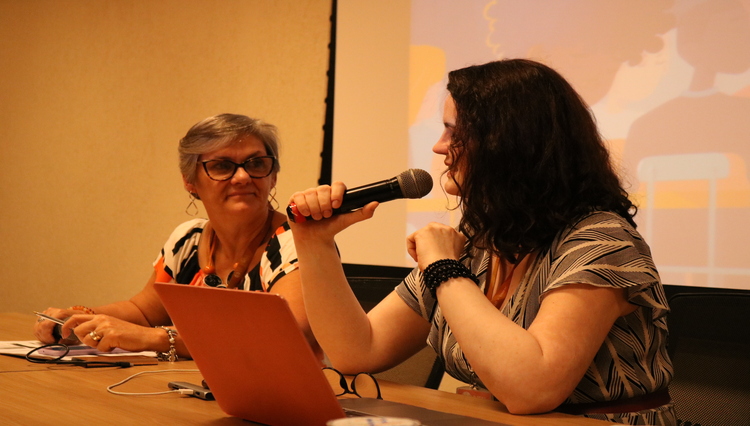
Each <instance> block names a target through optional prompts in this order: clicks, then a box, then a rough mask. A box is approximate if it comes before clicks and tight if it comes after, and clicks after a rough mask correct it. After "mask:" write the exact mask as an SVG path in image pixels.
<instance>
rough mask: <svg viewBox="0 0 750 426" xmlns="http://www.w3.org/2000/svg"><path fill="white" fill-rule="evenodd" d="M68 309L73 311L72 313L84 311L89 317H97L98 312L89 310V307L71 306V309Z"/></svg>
mask: <svg viewBox="0 0 750 426" xmlns="http://www.w3.org/2000/svg"><path fill="white" fill-rule="evenodd" d="M68 309H70V310H72V311H83V312H85V313H87V314H89V315H96V312H94V310H93V309H91V308H87V307H85V306H81V305H75V306H71V307H70V308H68Z"/></svg>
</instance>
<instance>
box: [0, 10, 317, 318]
mask: <svg viewBox="0 0 750 426" xmlns="http://www.w3.org/2000/svg"><path fill="white" fill-rule="evenodd" d="M329 15H330V1H327V0H158V1H147V0H117V1H101V0H68V1H62V0H48V1H42V0H29V1H19V0H0V97H1V99H0V128H1V129H2V132H0V135H2V136H1V137H2V140H0V161H2V165H1V166H0V270H2V281H3V282H2V284H0V286H2V287H0V288H2V290H0V291H1V292H2V297H0V312H7V311H15V312H24V313H28V312H30V311H31V310H34V309H44V308H46V307H48V306H58V307H67V306H70V305H74V304H83V305H89V306H96V305H99V304H103V303H106V302H111V301H115V300H120V299H124V298H128V297H130V296H132V295H133V294H134V293H136V292H137V291H138V290H139V289H140V288H141V287H142V286H143V284H145V282H146V280H147V278H148V277H149V275H150V274H151V262H152V261H153V260H154V259H155V257H156V255H157V254H158V251H159V249H160V248H161V245H162V244H163V242H164V241H165V239H166V238H167V236H168V235H169V233H170V232H171V231H172V229H173V228H174V227H175V226H176V225H177V224H179V223H181V222H182V221H184V220H187V219H189V218H190V217H189V216H187V215H186V214H185V207H186V206H187V203H188V198H187V194H186V193H185V191H184V190H183V188H182V185H181V181H180V175H179V171H178V168H177V160H176V147H177V141H178V139H179V138H181V137H182V136H183V135H184V134H185V132H186V131H187V129H188V128H189V127H190V126H191V125H192V124H194V123H195V122H197V121H199V120H201V119H203V118H205V117H207V116H210V115H214V114H218V113H222V112H236V113H243V114H247V115H251V116H255V117H259V118H263V119H265V120H267V121H270V122H272V123H274V124H276V125H278V126H279V129H280V135H281V139H282V152H281V162H282V171H281V174H280V176H279V185H278V194H277V199H279V200H280V202H281V203H282V205H284V204H285V202H286V200H287V199H288V197H289V195H290V194H291V193H292V192H293V191H295V190H298V189H302V188H306V187H309V186H313V185H316V184H317V178H318V175H319V168H320V157H319V154H320V149H321V144H322V125H323V120H324V111H325V104H324V99H325V91H326V83H327V81H326V75H325V73H326V69H327V61H328V50H327V49H328V48H327V44H328V41H329V31H330V22H329Z"/></svg>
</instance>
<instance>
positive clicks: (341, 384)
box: [323, 367, 383, 399]
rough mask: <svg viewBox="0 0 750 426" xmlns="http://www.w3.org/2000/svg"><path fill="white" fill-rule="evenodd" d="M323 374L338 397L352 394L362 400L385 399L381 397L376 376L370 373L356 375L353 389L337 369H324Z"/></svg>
mask: <svg viewBox="0 0 750 426" xmlns="http://www.w3.org/2000/svg"><path fill="white" fill-rule="evenodd" d="M323 374H324V375H325V376H326V379H328V383H329V384H330V385H331V389H333V393H335V394H336V396H341V395H347V394H350V395H356V396H358V397H360V398H377V399H383V397H382V396H381V395H380V385H378V381H377V380H376V379H375V376H373V375H372V374H370V373H358V374H357V375H355V376H354V377H353V378H352V381H351V383H352V384H351V388H350V387H349V385H348V384H347V382H346V377H345V376H344V375H343V374H342V373H341V372H339V371H338V370H336V369H335V368H331V367H323Z"/></svg>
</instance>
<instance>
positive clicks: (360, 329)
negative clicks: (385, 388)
mask: <svg viewBox="0 0 750 426" xmlns="http://www.w3.org/2000/svg"><path fill="white" fill-rule="evenodd" d="M345 189H346V188H345V187H344V186H343V184H342V183H340V182H335V183H334V184H333V185H332V186H331V187H329V186H321V187H318V188H312V189H309V190H307V191H304V192H300V193H296V194H294V195H293V196H292V200H291V201H293V202H294V203H295V204H296V205H297V208H298V210H299V212H300V213H302V214H303V215H305V216H312V218H313V220H308V221H306V222H305V223H293V224H291V226H292V231H293V235H294V240H295V245H296V246H297V256H298V258H299V264H300V267H299V270H300V276H301V279H302V294H303V297H304V301H305V306H306V309H307V316H308V318H309V321H310V325H311V327H312V330H313V332H314V333H315V336H316V337H317V338H318V342H320V344H321V346H322V347H323V349H324V350H325V352H326V354H327V355H328V357H329V359H330V360H331V362H332V364H333V365H334V366H335V367H336V368H337V369H339V370H340V371H342V372H343V373H350V374H355V373H359V372H361V371H368V372H377V371H382V370H384V369H387V368H389V367H391V366H393V365H395V364H397V363H399V362H401V361H402V360H404V359H406V358H408V357H409V356H411V355H412V354H414V353H416V352H417V351H418V350H419V349H420V348H422V347H424V345H425V340H426V338H427V334H428V332H429V329H430V324H429V323H428V322H427V321H425V320H424V319H423V318H421V317H420V316H419V315H417V314H416V313H415V312H414V311H413V310H411V308H409V307H408V306H407V305H406V303H404V302H403V301H402V300H401V298H400V297H399V296H398V295H396V294H395V293H392V294H390V295H389V296H387V297H386V298H385V299H384V300H383V301H382V302H380V303H379V304H378V305H377V306H376V307H375V308H373V309H372V310H371V311H370V312H369V313H367V314H366V313H365V312H364V310H363V309H362V307H361V306H360V304H359V302H358V301H357V299H356V297H355V296H354V293H353V292H352V290H351V288H350V287H349V284H348V282H347V281H346V277H345V275H344V271H343V268H342V266H341V260H340V258H339V254H338V251H337V249H336V245H335V242H334V236H335V235H336V234H337V233H338V232H341V231H342V230H344V229H345V228H347V227H348V226H350V225H352V224H354V223H356V222H359V221H362V220H365V219H369V218H371V217H372V215H373V213H374V211H375V208H376V207H377V203H370V204H368V205H367V206H365V207H364V208H363V209H361V210H358V211H355V212H352V213H348V214H342V215H337V216H335V217H331V214H332V209H333V208H335V207H337V206H339V205H340V204H341V199H342V197H343V193H344V191H345ZM322 219H326V220H322Z"/></svg>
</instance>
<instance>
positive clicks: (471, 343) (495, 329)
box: [408, 224, 636, 414]
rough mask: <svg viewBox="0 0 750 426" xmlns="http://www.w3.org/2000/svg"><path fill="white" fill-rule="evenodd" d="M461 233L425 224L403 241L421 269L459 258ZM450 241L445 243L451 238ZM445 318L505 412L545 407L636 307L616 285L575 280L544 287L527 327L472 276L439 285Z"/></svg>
mask: <svg viewBox="0 0 750 426" xmlns="http://www.w3.org/2000/svg"><path fill="white" fill-rule="evenodd" d="M463 238H464V237H463V236H461V235H460V234H458V233H457V232H456V231H455V230H453V229H452V228H450V227H448V226H445V225H441V224H431V225H429V226H427V227H425V228H423V229H421V230H419V231H417V232H416V233H414V234H412V235H411V236H410V237H409V239H408V247H409V250H410V253H413V255H414V256H416V257H415V260H416V261H417V262H418V264H419V267H420V269H423V268H424V267H426V266H427V265H429V264H430V263H432V262H434V261H436V260H439V259H445V258H450V259H458V256H459V254H460V249H456V248H457V247H460V245H461V244H459V242H463ZM451 241H453V242H454V243H453V244H451V243H450V242H451ZM437 296H438V300H439V303H440V307H441V309H442V312H443V315H444V316H445V319H446V321H447V322H448V323H449V324H450V327H451V330H452V331H453V333H454V335H455V337H456V340H457V342H458V343H459V344H460V345H461V348H462V350H463V352H464V354H465V355H466V358H467V359H468V360H469V362H470V363H471V365H472V367H473V368H474V370H475V371H476V373H477V375H478V376H479V377H480V378H481V379H482V382H483V383H484V384H485V386H487V388H488V390H489V391H490V392H492V394H493V395H495V397H497V398H498V399H499V400H500V401H501V402H502V403H503V404H505V405H506V407H507V408H508V410H509V411H510V412H511V413H515V414H530V413H540V412H545V411H550V410H552V409H554V408H555V407H557V406H558V405H560V404H561V403H562V402H563V401H564V400H565V399H566V398H567V397H568V396H569V395H570V394H571V393H572V392H573V390H574V389H575V387H576V385H577V384H578V382H579V381H580V380H581V378H582V377H583V375H584V373H585V372H586V369H587V368H588V366H589V365H590V364H591V362H592V360H593V358H594V356H595V354H596V352H597V351H598V350H599V348H600V347H601V345H602V342H603V341H604V339H605V338H606V336H607V334H608V333H609V330H610V329H611V327H612V325H613V324H614V322H615V320H616V319H617V317H619V316H621V315H626V314H628V313H630V312H632V311H633V310H635V308H636V307H635V306H634V305H631V304H629V303H628V302H627V301H626V299H625V292H624V290H622V289H609V288H597V287H594V286H590V285H583V284H575V285H567V286H565V287H564V288H560V289H556V290H553V291H550V292H549V293H548V294H547V295H546V296H545V298H544V300H543V301H542V304H541V308H540V311H539V313H538V315H537V317H536V319H535V320H534V322H533V323H532V324H531V326H530V327H529V329H528V330H525V329H523V328H522V327H521V326H519V325H518V324H516V323H514V322H513V321H511V320H510V319H508V318H507V317H505V316H504V315H503V314H502V313H501V312H500V311H499V310H498V309H497V308H495V306H494V305H492V304H491V303H490V302H489V300H488V299H487V297H486V296H485V295H484V294H483V293H482V292H481V290H480V289H479V288H478V287H477V286H476V284H474V283H473V282H472V281H471V280H469V279H466V278H454V279H450V280H448V281H445V282H444V283H443V284H442V285H440V286H439V287H438V289H437Z"/></svg>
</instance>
